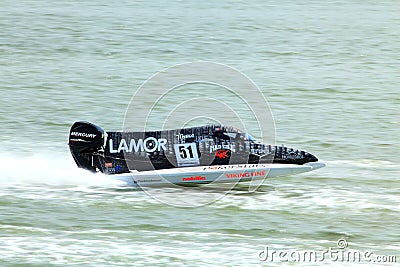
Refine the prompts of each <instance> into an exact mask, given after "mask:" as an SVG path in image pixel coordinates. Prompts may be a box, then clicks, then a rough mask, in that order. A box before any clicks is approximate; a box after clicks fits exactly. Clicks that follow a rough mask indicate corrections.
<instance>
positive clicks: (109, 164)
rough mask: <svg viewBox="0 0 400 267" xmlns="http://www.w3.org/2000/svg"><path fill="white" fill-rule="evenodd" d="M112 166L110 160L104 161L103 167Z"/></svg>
mask: <svg viewBox="0 0 400 267" xmlns="http://www.w3.org/2000/svg"><path fill="white" fill-rule="evenodd" d="M112 166H113V164H112V162H106V163H104V167H106V168H112Z"/></svg>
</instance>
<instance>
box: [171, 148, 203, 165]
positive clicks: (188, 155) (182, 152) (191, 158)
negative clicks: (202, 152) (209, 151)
mask: <svg viewBox="0 0 400 267" xmlns="http://www.w3.org/2000/svg"><path fill="white" fill-rule="evenodd" d="M174 149H175V155H176V160H177V161H178V167H183V166H197V165H200V160H199V155H198V154H197V147H196V143H186V144H175V145H174Z"/></svg>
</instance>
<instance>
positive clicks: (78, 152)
mask: <svg viewBox="0 0 400 267" xmlns="http://www.w3.org/2000/svg"><path fill="white" fill-rule="evenodd" d="M68 145H69V149H70V151H71V154H72V156H73V158H74V160H75V162H76V164H77V165H78V167H80V168H83V169H86V170H89V171H92V172H96V171H98V170H99V168H101V164H100V158H99V152H102V151H103V148H104V131H103V129H102V128H100V127H99V126H97V125H95V124H92V123H90V122H84V121H79V122H75V123H74V124H73V125H72V127H71V130H70V132H69V142H68Z"/></svg>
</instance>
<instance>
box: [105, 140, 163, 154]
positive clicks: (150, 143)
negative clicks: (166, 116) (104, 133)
mask: <svg viewBox="0 0 400 267" xmlns="http://www.w3.org/2000/svg"><path fill="white" fill-rule="evenodd" d="M128 144H129V145H128ZM166 144H167V139H165V138H160V139H156V138H154V137H147V138H146V139H144V140H143V139H138V140H135V139H130V140H128V141H127V140H125V139H121V141H120V142H119V145H118V148H115V147H114V141H113V140H112V139H110V140H109V146H110V153H121V152H122V151H125V152H143V151H145V152H148V153H151V152H154V151H161V150H167V149H166V147H165V145H166Z"/></svg>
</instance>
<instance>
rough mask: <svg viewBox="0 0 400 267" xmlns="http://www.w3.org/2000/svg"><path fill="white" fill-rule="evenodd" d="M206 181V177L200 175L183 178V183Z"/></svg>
mask: <svg viewBox="0 0 400 267" xmlns="http://www.w3.org/2000/svg"><path fill="white" fill-rule="evenodd" d="M204 180H206V177H205V176H200V175H197V176H191V177H183V178H182V181H183V182H187V181H204Z"/></svg>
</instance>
